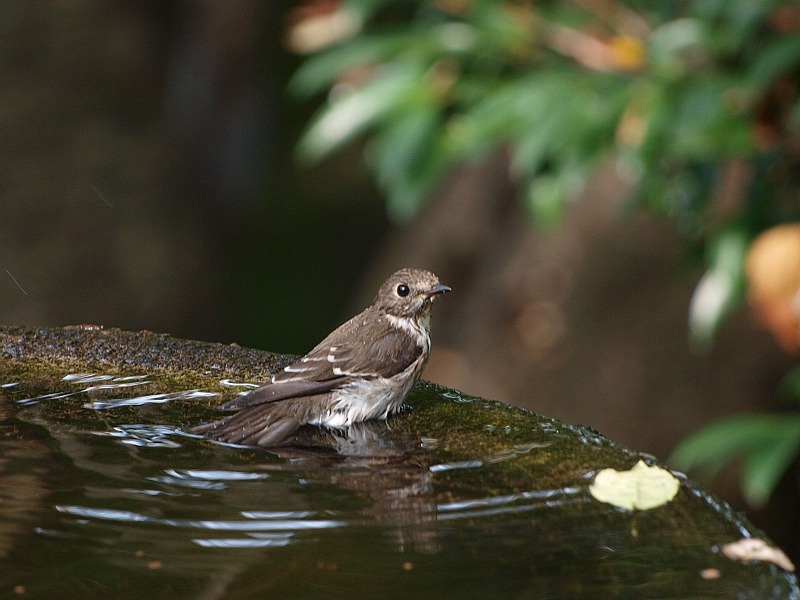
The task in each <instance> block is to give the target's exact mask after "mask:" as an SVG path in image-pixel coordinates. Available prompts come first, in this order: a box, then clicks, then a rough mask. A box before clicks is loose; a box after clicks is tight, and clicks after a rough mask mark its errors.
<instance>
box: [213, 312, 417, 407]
mask: <svg viewBox="0 0 800 600" xmlns="http://www.w3.org/2000/svg"><path fill="white" fill-rule="evenodd" d="M334 333H336V332H334ZM354 333H355V335H351V336H348V337H347V338H345V339H342V338H341V337H339V336H334V335H333V334H331V335H330V336H328V337H327V338H325V339H324V340H323V341H322V342H320V343H319V344H318V345H317V346H316V347H315V348H314V349H313V350H311V352H309V353H308V354H307V355H305V356H304V357H303V358H301V359H300V360H299V361H297V362H295V363H292V364H290V365H289V366H288V367H286V368H284V369H283V371H280V372H279V373H276V374H275V375H274V376H273V377H272V379H271V380H270V381H269V382H267V383H266V384H264V385H262V386H261V387H258V388H256V389H254V390H253V391H252V392H248V393H247V394H243V395H241V396H239V397H238V398H235V399H233V400H231V401H230V402H226V403H225V404H223V405H222V406H221V407H220V408H222V409H225V410H228V409H235V408H242V407H245V406H254V405H258V404H264V403H266V402H277V401H279V400H286V399H288V398H297V397H301V396H314V395H317V394H323V393H325V392H329V391H331V390H334V389H337V388H339V387H342V386H343V385H345V384H347V383H350V382H351V381H353V379H354V378H363V377H367V378H369V377H392V376H393V375H397V374H398V373H400V372H402V371H404V370H405V369H407V368H408V366H409V365H410V364H411V363H413V362H414V361H415V360H416V359H417V358H418V357H419V356H420V354H422V352H423V349H422V347H421V346H419V345H417V344H416V342H415V341H413V340H412V339H411V338H409V336H408V334H407V333H406V332H404V331H401V330H398V329H397V328H395V327H392V326H391V325H389V324H388V323H386V324H385V325H384V326H382V327H378V328H377V329H376V330H375V331H373V332H372V333H373V335H371V336H361V335H358V333H359V332H357V331H355V332H354ZM337 338H339V339H340V340H341V341H337ZM345 340H346V341H345ZM364 340H366V341H364Z"/></svg>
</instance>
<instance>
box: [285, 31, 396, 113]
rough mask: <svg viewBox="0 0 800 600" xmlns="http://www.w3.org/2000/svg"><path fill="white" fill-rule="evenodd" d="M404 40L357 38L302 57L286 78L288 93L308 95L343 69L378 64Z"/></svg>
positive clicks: (339, 74)
mask: <svg viewBox="0 0 800 600" xmlns="http://www.w3.org/2000/svg"><path fill="white" fill-rule="evenodd" d="M407 42H408V36H405V35H385V36H373V37H361V38H357V39H355V40H352V41H349V42H347V43H346V44H343V45H341V46H336V47H335V48H331V49H329V50H326V51H324V52H323V53H321V54H319V55H317V56H313V57H310V58H308V59H306V60H305V61H304V62H303V64H302V65H301V66H300V68H299V69H297V71H295V73H294V75H292V78H291V79H290V80H289V84H288V90H289V93H291V94H293V95H295V96H299V97H303V98H308V97H311V96H313V95H314V94H318V93H320V92H322V91H324V90H326V89H327V88H329V87H330V86H331V85H333V83H334V82H335V81H336V79H337V78H338V77H340V76H341V75H342V74H343V73H344V72H346V71H348V70H350V69H352V68H354V67H357V66H360V65H369V64H377V63H382V62H384V61H386V60H387V59H389V58H390V57H392V56H393V55H394V54H396V53H397V51H398V50H399V49H401V48H403V47H404V45H405V44H407Z"/></svg>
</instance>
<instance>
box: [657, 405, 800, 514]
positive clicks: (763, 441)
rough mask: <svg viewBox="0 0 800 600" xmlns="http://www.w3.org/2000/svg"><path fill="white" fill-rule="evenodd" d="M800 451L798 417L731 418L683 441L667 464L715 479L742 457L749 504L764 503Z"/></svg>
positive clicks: (744, 491)
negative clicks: (719, 473) (721, 471)
mask: <svg viewBox="0 0 800 600" xmlns="http://www.w3.org/2000/svg"><path fill="white" fill-rule="evenodd" d="M798 450H800V414H797V413H792V414H789V415H768V414H751V415H739V416H735V417H730V418H728V419H724V420H721V421H717V422H716V423H712V424H711V425H708V426H707V427H704V428H703V429H701V430H700V431H698V432H697V433H695V434H693V435H691V436H690V437H688V438H686V439H685V440H683V441H682V442H681V443H680V444H679V445H678V447H677V448H676V449H675V450H674V451H673V453H672V456H670V458H669V460H668V462H669V463H670V464H671V465H672V466H673V467H675V468H677V469H680V470H683V471H695V472H699V473H701V474H702V475H704V476H707V477H709V478H712V477H714V476H715V475H716V474H717V473H718V472H719V471H720V470H722V469H723V468H724V467H725V466H727V465H729V464H730V463H732V462H733V461H734V460H736V459H738V458H743V459H744V465H743V469H742V479H741V487H742V493H743V495H744V497H745V499H746V500H747V501H748V503H750V504H751V505H753V506H759V505H761V504H763V503H764V502H766V500H767V499H768V498H769V495H770V494H771V493H772V490H773V489H774V488H775V485H777V483H778V481H779V480H780V478H781V476H782V475H783V473H784V472H785V471H786V469H787V468H788V467H789V465H790V464H791V463H792V461H793V460H794V458H795V457H796V456H797V453H798Z"/></svg>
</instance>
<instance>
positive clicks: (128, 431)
mask: <svg viewBox="0 0 800 600" xmlns="http://www.w3.org/2000/svg"><path fill="white" fill-rule="evenodd" d="M92 433H93V434H94V435H100V436H106V437H114V438H119V441H120V442H122V443H123V444H127V445H129V446H138V447H142V448H180V447H181V445H180V444H179V443H178V442H175V441H173V440H171V439H168V438H169V437H170V436H181V437H195V436H193V435H191V434H187V433H186V432H183V431H181V430H180V429H177V428H175V427H169V426H168V425H140V424H134V425H117V426H116V427H114V428H113V429H112V430H111V431H93V432H92Z"/></svg>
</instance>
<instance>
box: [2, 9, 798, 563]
mask: <svg viewBox="0 0 800 600" xmlns="http://www.w3.org/2000/svg"><path fill="white" fill-rule="evenodd" d="M653 4H654V3H649V2H635V1H630V2H622V1H621V0H620V1H618V0H571V1H569V0H552V1H547V2H545V1H543V2H532V1H530V2H529V1H524V0H519V1H507V2H497V1H492V2H489V1H481V0H472V1H470V0H439V1H434V0H417V1H404V2H400V1H394V0H351V1H349V2H345V1H344V0H309V1H306V2H290V1H288V0H270V1H268V2H253V1H246V0H235V1H230V2H214V1H211V0H206V1H201V0H198V1H194V2H189V1H186V2H162V1H159V2H156V1H151V0H140V1H138V2H121V1H115V0H106V1H104V2H99V1H93V0H86V1H84V2H60V1H56V0H53V1H49V2H36V3H30V2H23V1H21V0H13V1H10V2H6V3H4V4H3V7H2V9H0V28H1V29H2V35H0V46H1V47H2V51H1V52H0V132H1V133H2V135H0V155H1V156H2V163H0V169H1V170H2V177H0V191H1V193H2V201H0V322H2V323H4V324H26V325H38V326H59V325H68V324H83V323H89V324H98V325H103V326H106V327H120V328H124V329H131V330H140V329H148V330H153V331H158V332H166V333H170V334H172V335H175V336H179V337H185V338H193V339H202V340H210V341H220V342H226V343H227V342H236V343H239V344H240V345H246V346H253V347H258V348H263V349H268V350H272V351H276V352H286V353H304V352H305V351H307V350H308V349H310V347H311V346H313V345H314V344H315V343H316V342H317V341H319V340H320V339H321V338H322V337H323V336H324V335H325V334H326V333H328V332H329V331H330V330H331V329H332V328H334V327H335V326H336V325H338V324H340V323H341V322H342V321H343V320H345V319H346V318H348V317H349V316H351V315H352V314H355V313H356V312H357V311H359V310H361V309H362V308H364V307H365V306H366V305H367V304H368V303H369V302H370V301H371V299H372V297H373V295H374V292H375V289H376V288H377V285H378V284H379V283H380V282H381V281H382V280H383V279H384V278H385V277H386V276H387V275H388V274H390V273H391V272H393V271H394V270H395V269H397V268H400V267H406V266H414V267H422V268H427V269H430V270H432V271H434V272H435V273H437V274H438V275H439V277H440V279H441V280H442V281H443V282H445V283H447V284H448V285H450V286H451V287H452V288H453V290H454V293H453V294H450V295H448V297H447V298H445V299H443V300H442V301H441V302H438V303H437V306H436V307H435V311H434V312H435V315H434V319H433V336H434V351H433V354H432V357H431V361H430V363H429V366H428V369H427V371H426V375H425V376H426V378H428V379H431V380H433V381H436V382H439V383H442V384H444V385H447V386H451V387H455V388H458V389H460V390H462V391H464V392H466V393H470V394H476V395H482V396H485V397H487V398H492V399H496V400H502V401H505V402H509V403H511V404H515V405H518V406H523V407H526V408H529V409H531V410H534V411H536V412H539V413H542V414H545V415H547V416H550V417H555V418H558V419H562V420H564V421H567V422H570V423H581V424H586V425H590V426H592V427H594V428H596V429H598V430H599V431H600V432H602V433H604V434H606V435H608V436H610V437H612V438H614V439H616V440H618V441H620V442H622V443H624V444H626V445H629V446H631V447H633V448H635V449H637V450H640V451H645V452H650V453H653V454H654V455H656V456H657V457H658V458H659V459H662V460H663V459H666V458H667V457H668V456H670V454H673V458H674V461H675V464H676V465H677V466H679V467H681V468H689V467H697V468H700V471H699V472H700V473H701V474H702V472H705V473H706V474H708V475H715V474H719V476H718V477H717V478H716V479H715V484H714V485H715V487H714V488H713V489H715V490H716V491H718V492H719V493H721V494H722V495H723V496H724V497H725V498H727V499H728V500H730V501H731V502H733V503H734V504H735V505H736V506H737V507H739V508H747V509H748V510H749V511H750V512H749V514H751V515H752V516H753V518H754V519H755V521H756V523H757V524H758V525H761V526H762V527H764V528H766V529H767V530H768V532H769V533H770V534H771V535H772V536H773V538H774V539H775V540H776V541H777V542H778V543H781V544H783V545H784V547H786V549H787V550H788V551H789V553H790V554H793V555H794V557H795V558H797V556H798V551H797V549H798V540H797V538H796V536H795V534H794V533H792V532H794V531H798V530H800V527H798V525H800V510H799V509H798V507H800V502H798V484H797V481H798V480H797V461H796V455H797V452H798V448H800V417H798V414H799V413H798V411H797V398H798V396H800V385H799V384H798V381H800V378H798V377H797V375H796V372H795V371H794V368H795V366H796V364H797V361H796V356H797V355H796V352H797V350H798V347H799V346H798V340H799V339H800V336H798V326H797V320H798V314H800V300H798V290H800V241H798V240H800V233H798V232H799V231H800V230H799V229H798V226H797V222H798V221H800V200H798V187H800V178H798V173H800V169H798V166H799V164H800V163H798V158H800V137H798V134H799V133H800V104H799V103H798V98H800V96H799V95H798V94H799V93H800V90H799V89H798V74H799V72H798V69H800V7H799V6H798V5H796V4H795V3H791V2H777V1H770V0H736V1H727V0H725V1H723V0H697V1H696V2H691V1H690V2H683V1H680V2H679V1H666V2H660V3H655V6H653ZM765 232H766V233H765ZM759 236H760V237H759ZM748 298H749V302H748ZM730 415H745V416H744V417H735V418H733V420H731V417H730ZM698 431H699V432H700V433H699V434H698V433H696V432H698ZM687 436H691V437H688V439H687ZM682 440H686V441H685V442H684V443H683V444H682V445H680V446H679V443H680V442H681V441H682ZM676 447H678V450H677V451H676ZM737 458H739V459H741V460H739V461H738V462H737V461H736V460H734V459H737Z"/></svg>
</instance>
